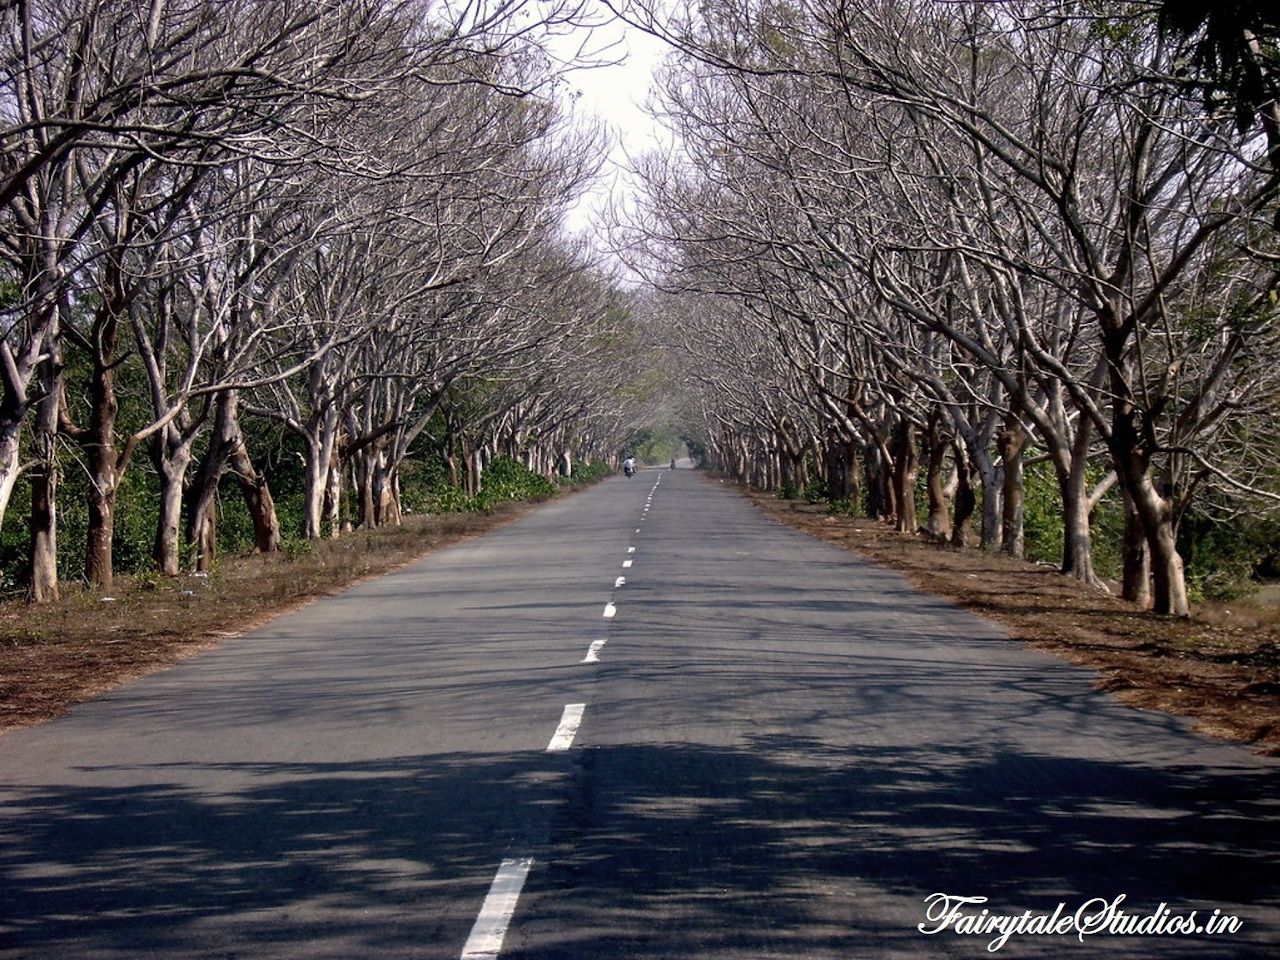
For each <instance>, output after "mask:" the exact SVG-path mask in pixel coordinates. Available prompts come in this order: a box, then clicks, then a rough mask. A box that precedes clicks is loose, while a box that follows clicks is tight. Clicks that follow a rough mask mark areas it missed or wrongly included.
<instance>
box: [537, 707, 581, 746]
mask: <svg viewBox="0 0 1280 960" xmlns="http://www.w3.org/2000/svg"><path fill="white" fill-rule="evenodd" d="M586 709H587V705H586V704H585V703H566V704H565V705H564V713H563V714H561V715H560V726H558V727H556V732H555V736H553V737H552V738H551V742H550V743H549V744H547V753H559V752H561V751H563V750H568V749H569V748H570V747H571V746H573V738H574V737H575V736H577V735H578V726H579V725H580V724H581V723H582V711H584V710H586Z"/></svg>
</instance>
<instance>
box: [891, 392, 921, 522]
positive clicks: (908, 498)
mask: <svg viewBox="0 0 1280 960" xmlns="http://www.w3.org/2000/svg"><path fill="white" fill-rule="evenodd" d="M891 443H892V448H891V451H890V452H891V453H892V457H893V461H892V462H893V494H894V500H895V501H896V506H897V511H896V518H897V524H896V526H897V530H898V532H899V533H915V532H916V530H917V529H918V528H919V523H920V521H919V519H918V518H917V517H916V477H917V476H918V475H919V473H920V459H919V457H918V456H917V455H916V428H915V425H914V424H913V423H911V421H909V420H907V419H906V418H905V417H904V418H902V420H901V421H900V422H899V424H898V429H897V430H895V431H894V434H893V440H892V441H891Z"/></svg>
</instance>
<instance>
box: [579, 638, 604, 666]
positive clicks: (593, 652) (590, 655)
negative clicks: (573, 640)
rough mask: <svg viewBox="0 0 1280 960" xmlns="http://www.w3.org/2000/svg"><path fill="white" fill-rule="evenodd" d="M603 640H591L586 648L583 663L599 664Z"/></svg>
mask: <svg viewBox="0 0 1280 960" xmlns="http://www.w3.org/2000/svg"><path fill="white" fill-rule="evenodd" d="M604 645H605V641H604V640H592V641H591V646H589V647H587V655H586V656H585V657H583V658H582V662H583V663H599V662H600V651H601V650H603V649H604Z"/></svg>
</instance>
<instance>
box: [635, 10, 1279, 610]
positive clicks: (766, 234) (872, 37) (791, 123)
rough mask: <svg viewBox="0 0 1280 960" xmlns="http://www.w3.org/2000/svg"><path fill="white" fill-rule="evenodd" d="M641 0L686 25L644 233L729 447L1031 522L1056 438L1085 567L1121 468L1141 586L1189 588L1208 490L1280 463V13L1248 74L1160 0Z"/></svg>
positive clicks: (716, 448) (1253, 491)
mask: <svg viewBox="0 0 1280 960" xmlns="http://www.w3.org/2000/svg"><path fill="white" fill-rule="evenodd" d="M1233 9H1234V8H1233ZM628 10H629V13H628V15H629V17H630V18H631V19H632V20H633V21H635V22H636V23H639V24H642V25H644V26H645V27H646V29H649V30H651V31H654V32H656V33H660V34H663V35H665V36H667V37H668V38H669V39H670V40H671V42H672V43H673V45H674V46H675V48H676V49H677V51H678V52H677V53H675V54H673V55H672V57H671V58H670V61H669V63H668V66H667V70H666V75H665V80H664V83H663V89H662V91H661V93H660V95H659V96H658V98H657V101H656V107H657V109H658V110H659V111H660V113H661V114H662V115H663V116H664V117H665V118H666V122H667V123H668V125H669V126H670V128H671V130H672V131H673V134H674V136H675V138H676V142H677V143H679V144H680V146H681V149H680V150H679V151H677V152H674V153H672V154H671V155H670V156H654V157H650V158H648V160H647V161H646V162H645V164H644V166H643V170H642V175H643V180H644V183H645V185H646V188H647V200H646V203H645V206H644V209H643V211H642V215H641V216H640V217H638V218H636V219H635V221H634V223H633V225H632V226H631V228H630V229H631V230H633V231H634V236H632V237H631V238H630V241H631V243H630V245H631V246H632V247H633V248H634V249H642V250H644V251H646V256H647V260H645V261H644V262H643V263H642V266H644V267H645V268H646V269H647V270H648V271H649V272H650V274H651V275H652V276H653V278H654V279H655V281H656V282H657V283H658V284H659V285H660V286H661V287H662V288H663V289H664V290H665V291H666V296H665V297H664V298H662V299H661V300H660V301H658V302H657V303H656V306H655V313H656V314H657V315H658V316H659V317H660V318H661V319H660V320H655V321H654V322H655V323H656V324H659V325H660V326H661V327H662V329H663V330H664V331H665V336H666V337H667V338H668V340H669V342H670V343H671V344H672V346H673V347H676V348H677V349H675V350H673V351H672V353H671V356H672V357H673V363H679V364H680V365H681V366H680V369H679V370H678V375H679V377H680V380H681V382H683V383H685V384H686V385H688V386H689V387H690V389H692V390H693V391H694V393H695V397H694V409H696V410H697V411H698V412H699V415H700V416H701V418H702V420H703V423H704V424H705V432H706V435H707V442H708V446H709V449H710V453H711V454H712V456H713V457H714V458H715V459H717V460H718V461H719V463H720V464H721V465H722V466H724V467H725V468H726V469H728V470H730V471H731V472H733V473H734V474H736V475H737V476H739V477H740V478H742V479H744V480H749V481H753V482H756V483H760V484H762V485H765V486H774V487H781V486H790V487H792V488H793V489H803V488H804V487H805V486H806V485H807V484H813V483H822V484H824V485H825V487H826V490H825V492H826V493H827V494H829V495H830V496H831V497H832V498H851V499H853V500H855V501H856V500H858V499H863V500H865V501H866V502H867V503H868V504H869V505H870V508H871V511H872V512H873V513H874V514H876V515H879V516H882V517H886V518H889V519H892V520H894V521H896V523H897V525H898V527H899V528H900V529H901V530H903V531H904V532H910V533H915V532H916V530H917V527H918V526H919V525H924V526H926V527H927V528H928V530H929V531H930V532H931V533H932V534H933V535H934V536H936V537H938V538H943V537H950V538H951V539H952V540H954V541H955V542H957V543H963V542H965V541H966V540H967V539H968V538H969V537H970V532H969V531H970V526H971V524H972V523H976V524H977V525H978V527H979V531H978V537H979V538H980V540H981V542H982V544H983V545H985V546H988V547H990V548H993V549H994V548H1003V549H1005V550H1006V551H1008V552H1010V553H1012V554H1015V555H1020V554H1021V552H1022V550H1023V532H1022V531H1023V514H1022V510H1023V482H1022V480H1023V474H1024V470H1025V469H1026V466H1027V465H1028V464H1029V463H1030V462H1032V461H1033V460H1034V461H1037V462H1047V463H1048V464H1050V465H1051V467H1052V470H1053V475H1054V477H1055V478H1056V482H1057V488H1058V496H1059V501H1060V503H1061V508H1062V525H1063V537H1062V540H1063V543H1064V549H1063V557H1062V565H1063V570H1064V572H1066V573H1068V574H1070V575H1072V576H1075V577H1078V578H1079V579H1081V580H1082V581H1085V582H1088V583H1091V584H1098V583H1099V577H1098V575H1097V572H1096V571H1095V565H1094V562H1093V552H1092V545H1093V544H1092V537H1093V531H1092V529H1091V523H1090V518H1091V514H1092V512H1093V510H1094V508H1095V507H1096V506H1097V505H1098V503H1099V502H1100V500H1101V498H1103V497H1104V496H1107V495H1110V496H1118V497H1119V498H1121V500H1122V501H1123V507H1124V515H1125V523H1124V531H1125V532H1124V544H1123V561H1124V571H1123V573H1124V591H1125V594H1126V596H1128V597H1130V598H1132V599H1135V600H1140V601H1146V602H1150V603H1151V604H1152V605H1153V606H1154V608H1155V609H1156V610H1158V611H1161V612H1166V613H1171V614H1186V613H1187V612H1188V603H1189V600H1188V591H1187V587H1186V578H1185V574H1184V568H1183V559H1182V557H1181V555H1180V553H1179V549H1178V531H1179V525H1180V523H1182V522H1183V520H1184V518H1186V517H1187V516H1188V512H1189V511H1191V510H1193V509H1200V510H1206V511H1210V512H1213V511H1216V514H1217V515H1218V516H1219V517H1222V518H1226V519H1231V518H1239V517H1240V516H1242V515H1243V516H1249V515H1252V516H1255V517H1256V516H1258V515H1261V514H1262V513H1263V512H1265V511H1267V510H1274V504H1275V502H1276V500H1277V494H1278V493H1280V468H1278V467H1277V462H1278V459H1277V454H1278V453H1280V434H1278V431H1277V419H1276V410H1277V409H1278V408H1280V405H1278V401H1280V362H1278V361H1280V352H1278V347H1280V342H1278V339H1277V337H1278V335H1280V327H1278V326H1277V265H1280V246H1278V245H1277V223H1276V197H1277V191H1278V189H1280V108H1278V107H1277V103H1276V100H1275V95H1276V82H1275V78H1276V76H1277V74H1276V72H1275V70H1276V65H1277V53H1276V48H1275V38H1276V32H1275V30H1274V27H1275V19H1274V15H1273V14H1272V15H1270V19H1267V18H1266V17H1262V18H1261V19H1260V20H1259V21H1258V24H1251V25H1250V26H1251V27H1254V26H1259V25H1261V26H1269V27H1270V28H1272V29H1271V32H1270V33H1269V34H1267V33H1265V32H1262V31H1261V30H1260V29H1250V30H1241V29H1236V30H1235V32H1229V33H1228V35H1227V40H1228V41H1230V44H1229V49H1230V50H1231V51H1232V53H1233V55H1234V56H1235V59H1234V60H1233V61H1232V66H1233V69H1234V70H1235V73H1234V74H1232V76H1237V77H1238V76H1239V75H1240V74H1241V71H1242V70H1243V72H1244V73H1246V74H1247V75H1248V77H1249V78H1250V79H1251V81H1252V83H1251V85H1247V88H1246V85H1242V84H1239V83H1230V82H1227V81H1225V80H1223V79H1222V77H1223V76H1225V73H1219V74H1218V75H1217V76H1216V77H1209V78H1208V79H1205V78H1206V65H1210V66H1211V65H1212V64H1210V63H1209V61H1210V60H1212V61H1213V63H1216V64H1218V65H1219V66H1221V62H1222V61H1221V58H1220V57H1219V58H1218V59H1216V60H1215V59H1214V56H1210V55H1209V54H1213V52H1214V51H1216V50H1217V49H1218V48H1217V47H1214V46H1213V45H1212V44H1213V43H1218V42H1219V41H1221V37H1220V36H1218V37H1210V36H1209V34H1207V33H1206V30H1207V28H1206V27H1205V26H1204V24H1203V23H1202V22H1199V21H1196V20H1194V19H1193V20H1192V21H1191V22H1190V23H1189V25H1188V26H1189V28H1190V30H1191V32H1190V33H1189V34H1187V33H1184V32H1181V31H1179V30H1175V29H1169V21H1168V19H1167V17H1166V18H1165V19H1164V20H1162V18H1161V9H1160V5H1158V4H1155V3H1122V2H1109V0H1103V2H1095V3H1079V2H1059V0H1007V2H999V3H996V2H981V0H976V2H970V0H961V2H950V0H948V2H939V0H869V2H860V3H847V2H843V0H719V2H716V3H714V4H705V3H698V4H689V5H688V6H687V7H685V8H683V10H682V12H678V13H676V14H674V15H673V14H672V13H671V12H670V10H669V8H668V6H667V5H665V4H664V5H662V7H661V9H660V10H659V9H657V8H654V7H648V6H647V5H645V4H643V3H634V4H631V5H630V6H629V7H628ZM1210 41H1212V42H1210ZM1206 51H1208V54H1207V53H1206ZM1242 65H1243V66H1242ZM1244 68H1247V69H1244ZM863 484H865V487H864V486H862V485H863ZM918 489H921V490H923V491H924V496H923V499H924V500H925V501H927V506H926V508H925V510H924V511H922V512H925V513H927V520H924V521H922V520H921V518H920V514H919V513H918V512H917V500H916V498H917V490H918ZM1109 491H1110V493H1108V492H1109Z"/></svg>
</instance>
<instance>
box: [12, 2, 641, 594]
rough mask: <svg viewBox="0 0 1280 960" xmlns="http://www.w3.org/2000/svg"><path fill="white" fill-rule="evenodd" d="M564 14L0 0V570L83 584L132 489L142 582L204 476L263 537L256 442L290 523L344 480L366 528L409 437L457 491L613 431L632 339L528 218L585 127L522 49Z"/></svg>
mask: <svg viewBox="0 0 1280 960" xmlns="http://www.w3.org/2000/svg"><path fill="white" fill-rule="evenodd" d="M584 11H585V5H580V4H578V3H576V2H575V0H564V2H558V3H538V4H533V3H529V2H526V0H498V2H496V3H478V4H460V5H454V4H444V3H437V2H433V0H394V2H387V0H230V2H228V0H151V2H142V0H36V2H24V3H4V4H0V61H2V65H0V144H2V145H3V161H2V164H0V254H2V256H3V259H2V260H0V322H2V323H3V325H4V326H3V330H4V336H3V340H2V341H0V381H2V383H3V399H2V401H0V519H9V521H10V522H9V523H8V524H7V525H6V529H7V530H10V531H12V530H13V527H14V525H13V522H12V519H11V518H8V517H7V516H6V514H8V513H9V512H10V508H11V501H12V499H13V497H14V494H15V485H16V482H17V480H18V478H19V476H20V475H24V476H25V478H26V480H27V481H28V484H27V485H24V487H23V488H22V489H20V490H19V494H20V500H21V501H22V502H21V508H22V510H23V511H24V512H28V513H29V518H30V531H31V532H30V539H29V546H28V548H27V556H26V557H24V558H22V559H21V560H19V559H18V558H16V557H13V556H12V555H11V556H9V557H6V568H7V569H8V570H9V572H10V578H11V579H13V578H14V574H13V571H14V570H15V569H16V570H19V571H20V572H19V573H18V574H17V578H19V579H21V578H24V577H25V578H28V579H29V584H30V592H31V595H32V597H33V598H35V599H37V600H39V599H45V598H51V597H54V596H56V594H57V590H58V582H59V578H60V577H64V578H65V577H67V576H71V577H73V578H79V577H83V578H84V579H85V580H86V581H87V582H89V583H90V584H92V585H96V586H99V587H102V588H104V589H109V588H110V586H111V583H112V579H113V573H114V562H115V559H116V555H117V554H118V553H119V552H120V551H121V549H122V544H124V543H125V541H127V540H128V539H129V538H128V536H122V535H121V531H120V530H118V529H117V523H128V524H134V523H135V521H136V518H134V517H132V516H131V515H130V516H127V517H126V514H132V513H135V512H139V513H141V512H145V513H147V514H149V516H150V519H151V523H152V525H153V527H154V534H153V537H152V545H151V549H150V553H151V562H153V563H154V565H155V567H156V569H158V570H159V571H160V572H162V573H175V572H177V570H178V568H179V565H180V563H181V562H182V558H183V556H184V551H189V552H190V554H191V556H192V559H193V562H196V563H202V564H203V563H207V562H208V560H209V559H210V558H211V556H212V554H213V552H214V550H215V548H216V543H217V534H216V530H215V529H214V526H215V525H214V518H215V516H216V511H215V505H216V501H217V491H218V488H219V482H220V480H222V478H223V477H224V476H233V477H234V478H235V480H236V481H238V482H239V484H240V485H241V486H242V487H243V488H244V494H245V502H246V504H247V509H248V511H249V512H250V513H251V514H252V522H253V527H254V539H255V540H256V543H257V546H258V547H259V548H260V549H264V550H270V549H274V548H275V547H276V546H278V545H279V542H280V523H281V521H280V520H279V518H278V517H277V516H276V511H275V509H274V501H273V498H272V496H271V484H270V483H269V482H268V476H267V474H266V473H264V471H263V469H262V464H263V462H264V461H267V460H274V461H275V462H276V464H277V467H280V461H281V459H282V457H283V458H284V460H285V461H287V462H289V463H292V462H293V460H292V458H294V457H295V456H296V458H297V461H298V465H299V467H300V469H297V470H295V471H294V473H296V474H297V477H296V483H295V486H297V487H299V488H300V498H299V499H300V502H301V504H302V507H301V516H300V518H298V522H297V525H298V526H299V527H300V532H301V534H302V535H303V536H305V537H309V538H314V537H317V536H320V535H321V532H322V530H325V529H335V530H336V529H337V527H338V526H339V525H341V524H344V523H347V522H350V520H349V519H348V518H346V517H342V516H340V515H339V512H338V511H339V507H340V505H341V504H343V503H345V502H350V503H353V504H354V507H353V508H352V510H351V512H352V513H354V522H355V523H358V524H362V525H365V526H371V525H375V524H378V523H382V522H388V521H390V522H394V521H396V520H397V519H398V517H399V515H400V513H401V511H402V510H403V509H405V507H404V505H403V504H402V502H401V472H402V469H403V468H404V466H405V464H406V461H407V459H408V458H409V454H410V450H411V449H412V448H413V447H414V445H415V444H418V443H426V442H428V441H429V442H430V443H431V444H433V445H434V447H435V449H436V450H438V451H440V452H441V453H442V454H443V456H444V457H446V458H447V469H448V471H449V472H450V474H451V476H450V479H451V480H452V481H453V483H454V485H455V486H459V487H463V486H465V487H466V488H467V490H468V492H470V493H474V492H475V491H476V489H477V488H478V486H479V483H480V481H479V477H480V475H481V473H482V471H483V470H484V468H485V467H486V465H487V464H488V463H490V462H491V461H493V460H494V458H495V457H497V456H499V455H503V454H505V455H508V456H511V457H513V458H516V459H519V460H522V461H523V464H524V466H526V467H527V468H530V469H532V470H534V471H536V472H542V473H548V474H549V473H553V472H555V471H556V470H559V471H560V472H568V471H570V470H571V469H572V466H573V463H574V462H575V461H578V460H589V459H591V458H593V457H606V456H611V455H614V454H615V452H616V448H617V446H618V444H620V443H621V441H622V439H623V438H624V437H625V436H626V435H627V433H628V432H629V431H631V430H632V429H634V428H635V427H636V426H637V425H638V424H640V423H642V422H643V413H637V412H636V411H635V410H634V409H630V408H629V404H628V403H627V402H626V401H627V398H622V399H619V398H618V397H616V396H615V395H614V393H615V391H614V388H615V385H616V383H618V382H619V381H625V380H626V379H627V378H628V376H629V374H630V371H631V370H632V368H633V367H634V366H635V365H636V364H637V363H639V362H640V355H639V354H640V352H639V351H638V350H637V348H636V345H635V344H634V343H632V342H630V341H629V339H628V337H629V333H628V330H627V328H626V326H625V320H626V316H627V312H628V307H627V303H626V299H625V297H624V295H623V294H622V293H620V292H619V290H618V288H617V287H616V285H615V284H614V283H613V282H612V281H611V280H610V279H609V278H608V276H607V275H606V273H605V272H603V271H601V270H600V269H598V268H597V267H596V266H595V265H594V264H593V262H592V259H591V257H590V256H589V254H588V250H587V248H586V246H585V244H584V243H582V242H580V241H578V240H575V239H572V238H571V237H570V236H569V235H568V234H567V233H566V232H565V231H564V230H563V229H562V227H561V220H562V218H563V215H564V212H565V211H566V209H567V208H568V207H569V206H570V205H571V204H572V203H573V202H574V201H575V200H576V198H577V197H578V196H579V194H580V193H581V192H582V191H583V189H584V188H585V185H586V184H587V183H588V181H589V180H590V178H591V177H592V176H593V175H594V172H595V169H596V167H597V166H598V164H599V162H600V159H601V157H602V155H603V149H604V148H603V144H602V143H601V138H600V137H599V136H598V134H597V133H595V132H593V131H592V130H591V129H589V128H587V129H584V128H583V127H582V126H581V125H578V124H574V123H572V122H571V118H570V117H569V116H568V115H567V114H566V113H565V111H564V110H563V109H562V108H561V106H560V99H559V98H558V97H557V96H556V86H557V83H558V80H559V76H560V73H559V72H558V70H562V69H563V68H561V67H557V66H556V64H555V63H554V61H553V60H552V59H551V58H550V57H549V56H548V55H547V54H546V53H545V52H544V49H543V44H544V43H545V42H546V38H547V37H548V35H551V34H554V33H555V32H556V31H558V30H565V29H570V28H572V27H574V26H575V25H576V24H579V23H581V22H582V21H583V20H584V19H585V12H584ZM255 438H261V439H262V443H257V444H255ZM281 451H286V452H285V453H281ZM142 453H145V454H146V455H147V456H145V457H141V456H138V454H142ZM436 459H438V458H436ZM144 461H146V462H144ZM286 465H287V464H286ZM228 469H229V470H230V473H229V474H228ZM281 469H283V468H281ZM281 469H277V471H276V473H277V475H279V474H280V472H281ZM442 469H444V468H442ZM138 474H145V476H141V477H138V476H135V475H138ZM60 480H61V481H63V482H64V486H65V485H72V486H74V487H75V490H76V494H75V495H74V496H69V495H68V494H67V493H66V492H65V491H60V490H59V482H60ZM130 484H132V486H130ZM344 484H345V485H346V486H347V487H348V488H350V492H349V493H348V492H346V491H344V489H343V488H344ZM122 489H129V490H131V491H132V493H133V495H134V499H133V500H131V504H132V503H133V502H136V500H137V497H138V496H141V497H142V500H143V501H145V502H146V504H147V506H148V509H147V510H145V511H139V510H136V509H135V508H134V507H133V506H132V505H131V506H130V508H129V510H118V509H117V508H118V506H120V504H119V502H118V501H119V498H120V495H121V490H122ZM60 508H62V509H63V511H64V513H67V515H68V517H69V518H70V527H74V528H75V531H76V533H77V539H78V540H82V541H83V543H84V547H83V560H82V561H81V560H80V559H79V558H71V557H69V556H68V551H67V550H66V549H62V550H60V549H59V545H58V530H59V509H60ZM19 525H21V520H19ZM66 527H67V525H65V524H64V529H66ZM134 533H135V539H136V531H135V532H134ZM184 540H185V542H186V544H187V546H185V547H184V546H183V544H184ZM7 543H8V547H9V549H10V550H12V549H15V548H14V546H13V543H12V542H11V541H7ZM126 546H127V544H126ZM143 552H144V551H138V550H136V549H134V550H133V553H135V554H140V553H143ZM135 565H136V564H135Z"/></svg>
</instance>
